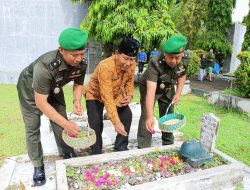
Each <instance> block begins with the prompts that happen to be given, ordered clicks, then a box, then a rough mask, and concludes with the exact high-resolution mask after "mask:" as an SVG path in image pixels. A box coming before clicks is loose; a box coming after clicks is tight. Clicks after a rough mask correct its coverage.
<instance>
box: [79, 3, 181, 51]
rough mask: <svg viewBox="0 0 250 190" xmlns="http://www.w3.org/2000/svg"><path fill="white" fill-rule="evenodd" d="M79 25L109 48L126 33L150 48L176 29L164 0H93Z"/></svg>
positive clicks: (156, 45) (108, 49) (157, 45)
mask: <svg viewBox="0 0 250 190" xmlns="http://www.w3.org/2000/svg"><path fill="white" fill-rule="evenodd" d="M81 28H82V29H84V30H87V31H88V32H89V34H90V36H91V37H93V38H94V40H95V41H101V42H102V43H103V45H104V47H105V48H104V50H107V51H108V52H110V50H111V49H112V50H114V48H115V47H116V46H117V45H118V44H119V42H120V40H121V38H122V37H124V36H127V35H132V36H133V37H134V38H135V39H137V40H138V41H139V42H140V43H141V45H142V46H144V47H145V48H146V49H152V48H153V47H159V46H160V43H161V42H162V41H163V40H164V39H165V38H168V37H169V36H170V35H172V34H174V33H177V32H176V30H175V24H174V22H173V21H172V20H171V17H170V15H169V8H168V4H167V3H166V1H164V0H154V1H151V0H130V1H124V0H109V1H97V0H95V1H92V3H91V5H90V6H89V8H88V13H87V15H86V17H85V19H84V21H83V22H82V24H81Z"/></svg>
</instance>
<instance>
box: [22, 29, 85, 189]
mask: <svg viewBox="0 0 250 190" xmlns="http://www.w3.org/2000/svg"><path fill="white" fill-rule="evenodd" d="M87 38H88V34H87V33H86V32H84V31H82V30H80V29H79V28H67V29H65V30H64V31H62V32H61V34H60V36H59V39H58V42H59V45H60V47H59V48H58V49H57V50H55V51H51V52H47V53H45V54H43V55H42V56H40V57H39V58H38V59H37V60H35V61H34V62H32V63H31V64H30V65H29V66H28V67H26V68H25V69H24V70H23V71H22V72H21V74H20V76H19V79H18V83H17V91H18V96H19V101H20V108H21V112H22V116H23V120H24V124H25V129H26V144H27V150H28V155H29V158H30V160H31V161H32V163H33V165H34V175H33V181H34V185H35V186H40V185H43V184H45V182H46V178H45V172H44V164H43V149H42V145H41V141H40V116H41V115H42V114H44V115H46V116H47V117H48V118H49V119H50V122H51V126H52V130H53V132H54V136H55V140H56V143H57V146H58V151H59V154H60V155H61V156H63V158H65V159H67V158H72V157H76V155H75V153H74V149H73V148H71V147H69V146H68V145H66V144H65V142H64V141H63V140H62V131H63V129H64V130H66V131H68V132H69V133H70V134H78V133H79V132H80V128H79V127H78V126H77V124H76V123H74V122H70V121H68V120H67V116H66V106H65V100H64V93H63V89H62V87H63V86H64V85H65V84H67V83H69V82H70V81H73V83H74V84H73V97H74V99H73V104H74V113H76V114H80V113H82V111H83V108H82V105H81V97H82V91H83V81H84V77H85V73H86V68H87V63H86V61H85V59H84V51H85V47H86V43H87Z"/></svg>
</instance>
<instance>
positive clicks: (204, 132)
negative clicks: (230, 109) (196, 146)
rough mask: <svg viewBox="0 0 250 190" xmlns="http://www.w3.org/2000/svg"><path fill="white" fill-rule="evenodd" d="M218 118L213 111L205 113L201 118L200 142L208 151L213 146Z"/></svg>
mask: <svg viewBox="0 0 250 190" xmlns="http://www.w3.org/2000/svg"><path fill="white" fill-rule="evenodd" d="M219 126H220V119H219V118H217V117H216V116H215V115H214V114H213V113H209V114H205V115H203V116H202V118H201V136H200V142H201V144H202V145H203V147H204V148H205V150H207V151H208V152H211V151H213V150H214V148H215V142H216V137H217V132H218V128H219Z"/></svg>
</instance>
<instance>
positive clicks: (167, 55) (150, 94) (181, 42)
mask: <svg viewBox="0 0 250 190" xmlns="http://www.w3.org/2000/svg"><path fill="white" fill-rule="evenodd" d="M186 44H187V39H186V37H184V36H182V35H174V36H171V37H170V38H169V39H168V40H166V41H164V43H163V48H162V52H163V53H162V54H159V55H156V56H153V57H152V58H151V60H150V62H149V64H148V68H147V70H146V71H145V72H144V74H143V75H142V77H141V79H140V81H139V88H140V94H141V99H140V103H141V117H140V121H139V127H138V133H137V140H138V148H146V147H150V146H151V141H152V133H153V132H154V130H153V129H154V122H155V121H154V104H155V101H156V100H157V101H158V105H159V115H160V117H162V116H164V115H165V113H166V110H167V107H168V106H169V104H170V103H171V102H172V103H173V104H177V103H178V101H179V99H180V96H181V91H182V89H183V86H184V83H185V80H186V72H187V64H184V63H183V62H182V61H181V60H182V57H183V50H184V49H185V47H186ZM176 81H177V89H176V92H175V88H174V86H175V84H176ZM168 113H173V106H171V108H170V109H169V111H168ZM173 143H174V136H173V133H167V132H162V144H163V145H170V144H173Z"/></svg>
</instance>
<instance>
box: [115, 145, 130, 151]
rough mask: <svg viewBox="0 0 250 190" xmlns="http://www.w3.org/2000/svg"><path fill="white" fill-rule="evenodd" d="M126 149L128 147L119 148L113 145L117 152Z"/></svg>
mask: <svg viewBox="0 0 250 190" xmlns="http://www.w3.org/2000/svg"><path fill="white" fill-rule="evenodd" d="M126 150H129V149H128V147H125V146H124V147H120V148H117V147H114V151H115V152H119V151H126Z"/></svg>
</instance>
